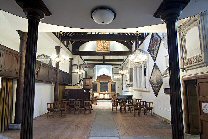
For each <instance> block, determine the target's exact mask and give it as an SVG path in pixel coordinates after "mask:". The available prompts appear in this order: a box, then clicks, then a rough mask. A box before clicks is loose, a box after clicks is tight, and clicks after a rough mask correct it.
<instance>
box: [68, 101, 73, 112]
mask: <svg viewBox="0 0 208 139" xmlns="http://www.w3.org/2000/svg"><path fill="white" fill-rule="evenodd" d="M74 103H75V99H69V101H68V110H69V112H71V111H74Z"/></svg>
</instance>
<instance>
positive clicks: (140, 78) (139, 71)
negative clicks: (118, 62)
mask: <svg viewBox="0 0 208 139" xmlns="http://www.w3.org/2000/svg"><path fill="white" fill-rule="evenodd" d="M146 73H147V65H146V63H144V64H140V65H138V66H136V67H134V78H133V87H134V88H135V89H146V88H147V86H146V82H147V81H146V78H147V77H146V76H147V74H146Z"/></svg>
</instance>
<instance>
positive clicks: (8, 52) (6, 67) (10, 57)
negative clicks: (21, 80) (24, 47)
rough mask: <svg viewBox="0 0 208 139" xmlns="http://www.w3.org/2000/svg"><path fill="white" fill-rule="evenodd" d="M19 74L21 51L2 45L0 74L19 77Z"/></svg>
mask: <svg viewBox="0 0 208 139" xmlns="http://www.w3.org/2000/svg"><path fill="white" fill-rule="evenodd" d="M18 74H19V53H18V52H17V51H14V50H12V49H9V48H7V47H5V46H3V45H0V76H4V77H14V78H17V77H18Z"/></svg>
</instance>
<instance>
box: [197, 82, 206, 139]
mask: <svg viewBox="0 0 208 139" xmlns="http://www.w3.org/2000/svg"><path fill="white" fill-rule="evenodd" d="M198 94H199V99H198V100H199V109H200V132H201V133H200V138H201V139H208V79H199V80H198Z"/></svg>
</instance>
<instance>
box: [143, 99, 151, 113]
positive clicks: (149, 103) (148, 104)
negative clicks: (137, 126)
mask: <svg viewBox="0 0 208 139" xmlns="http://www.w3.org/2000/svg"><path fill="white" fill-rule="evenodd" d="M152 110H153V102H146V106H145V111H144V114H147V112H150V111H151V115H152Z"/></svg>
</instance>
